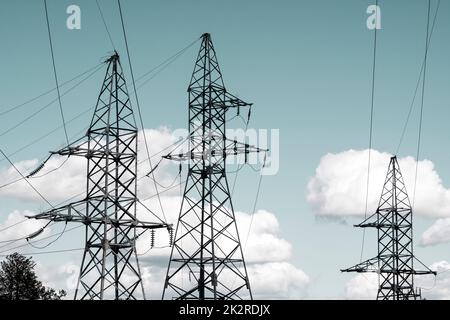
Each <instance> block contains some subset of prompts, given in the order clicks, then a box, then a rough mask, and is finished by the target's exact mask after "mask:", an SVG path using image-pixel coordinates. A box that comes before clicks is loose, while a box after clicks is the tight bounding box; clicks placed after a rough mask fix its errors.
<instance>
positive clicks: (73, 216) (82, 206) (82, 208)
mask: <svg viewBox="0 0 450 320" xmlns="http://www.w3.org/2000/svg"><path fill="white" fill-rule="evenodd" d="M86 205H87V200H80V201H76V202H73V203H70V204H67V205H65V206H61V207H59V208H54V209H51V210H48V211H44V212H42V213H38V214H36V215H33V216H27V218H29V219H36V220H50V221H54V222H78V223H82V224H85V225H93V224H102V223H110V224H114V223H119V220H116V219H114V218H112V217H108V218H107V219H108V221H105V217H102V216H97V217H94V216H92V217H88V216H87V215H86ZM120 224H121V225H122V226H125V227H126V226H130V227H136V228H138V229H142V230H144V229H162V228H166V229H170V228H172V225H171V224H167V223H163V222H161V223H158V222H146V221H141V220H136V219H132V218H129V219H123V218H122V219H120Z"/></svg>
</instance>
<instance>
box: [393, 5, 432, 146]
mask: <svg viewBox="0 0 450 320" xmlns="http://www.w3.org/2000/svg"><path fill="white" fill-rule="evenodd" d="M440 5H441V0H438V3H437V6H436V11H435V13H434V18H433V23H432V26H431V31H430V36H429V38H428V48H430V45H431V39H432V36H433V32H434V27H435V25H436V20H437V15H438V12H439V8H440ZM424 66H425V58H424V59H423V60H422V66H421V67H420V73H419V78H418V79H417V83H416V88H415V90H414V95H413V99H412V101H411V104H410V106H409V111H408V115H407V117H406V120H405V123H404V125H403V129H402V134H401V136H400V141H399V143H398V145H397V149H396V151H395V154H396V155H398V153H399V151H400V148H401V146H402V143H403V140H404V138H405V134H406V129H407V127H408V124H409V120H410V118H411V114H412V111H413V109H414V104H415V101H416V97H417V92H418V91H419V86H420V80H422V74H423V69H424Z"/></svg>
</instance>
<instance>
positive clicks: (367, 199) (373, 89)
mask: <svg viewBox="0 0 450 320" xmlns="http://www.w3.org/2000/svg"><path fill="white" fill-rule="evenodd" d="M375 8H376V9H375V10H376V12H375V17H376V20H377V21H376V22H375V32H374V39H373V62H372V95H371V104H370V127H369V155H368V161H367V162H368V163H367V183H366V200H365V209H364V219H367V210H368V204H369V186H370V164H371V152H372V143H373V141H372V140H373V112H374V106H375V74H376V62H377V24H378V17H379V13H378V0H376V3H375ZM365 240H366V229H364V230H363V236H362V243H361V254H360V261H362V259H363V254H364V244H365Z"/></svg>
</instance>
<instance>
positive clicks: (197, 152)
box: [163, 34, 267, 300]
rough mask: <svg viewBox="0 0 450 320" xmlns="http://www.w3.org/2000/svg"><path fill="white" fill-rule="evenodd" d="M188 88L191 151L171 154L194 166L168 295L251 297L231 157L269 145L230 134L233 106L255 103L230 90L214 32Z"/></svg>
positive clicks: (168, 280) (205, 39)
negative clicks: (251, 143)
mask: <svg viewBox="0 0 450 320" xmlns="http://www.w3.org/2000/svg"><path fill="white" fill-rule="evenodd" d="M188 93H189V150H188V152H186V153H182V154H174V155H172V154H169V155H167V156H165V158H167V159H171V160H175V161H188V163H189V171H188V177H187V180H186V185H185V189H184V195H183V200H182V205H181V211H180V216H179V220H178V225H177V228H176V233H175V240H174V242H173V247H172V252H171V256H170V261H169V266H168V269H167V277H166V280H165V287H164V292H163V299H164V298H168V299H180V300H185V299H186V300H189V299H193V300H220V299H226V300H231V299H243V298H248V299H251V298H252V293H251V289H250V283H249V279H248V274H247V269H246V265H245V261H244V257H243V252H242V247H241V242H240V239H239V233H238V229H237V225H236V220H235V214H234V209H233V205H232V202H231V196H230V189H229V185H228V181H227V175H226V168H225V160H226V158H227V157H228V156H230V155H238V154H245V155H247V154H249V153H250V152H262V151H267V150H262V149H259V148H256V147H252V146H249V145H248V144H245V143H239V142H237V141H234V140H229V139H227V138H226V135H225V130H226V114H227V111H228V110H229V109H230V108H241V107H251V104H249V103H246V102H244V101H242V100H241V99H239V98H237V97H235V96H233V95H232V94H230V93H228V92H227V90H226V89H225V86H224V84H223V80H222V73H221V71H220V68H219V64H218V62H217V57H216V52H215V50H214V47H213V44H212V41H211V36H210V35H209V34H204V35H203V36H202V43H201V48H200V52H199V54H198V56H197V60H196V62H195V68H194V72H193V74H192V78H191V82H190V85H189V88H188Z"/></svg>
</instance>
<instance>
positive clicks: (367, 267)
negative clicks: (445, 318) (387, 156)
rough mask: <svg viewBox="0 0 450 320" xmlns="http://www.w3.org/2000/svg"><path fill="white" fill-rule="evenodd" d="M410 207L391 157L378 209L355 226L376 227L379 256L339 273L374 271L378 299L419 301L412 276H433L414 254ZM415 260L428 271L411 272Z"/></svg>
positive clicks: (395, 158) (395, 162) (398, 169)
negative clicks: (377, 278) (377, 281)
mask: <svg viewBox="0 0 450 320" xmlns="http://www.w3.org/2000/svg"><path fill="white" fill-rule="evenodd" d="M412 214H413V213H412V207H411V204H410V202H409V198H408V194H407V192H406V187H405V183H404V182H403V177H402V174H401V172H400V167H399V165H398V161H397V157H395V156H394V157H392V158H391V160H390V163H389V169H388V173H387V176H386V180H385V182H384V186H383V191H382V193H381V198H380V202H379V205H378V209H377V211H376V212H375V214H373V215H372V216H371V217H369V218H367V219H366V220H365V221H363V222H362V223H360V224H358V225H356V226H355V227H360V228H376V229H377V232H378V255H377V256H376V257H374V258H372V259H369V260H367V261H364V262H361V263H359V264H357V265H355V266H353V267H351V268H348V269H344V270H341V271H342V272H376V273H378V274H379V288H378V294H377V300H416V299H421V292H420V290H415V287H414V276H415V275H426V274H434V275H436V272H434V271H431V270H430V269H429V268H427V267H426V266H425V265H423V263H422V262H420V261H419V260H418V259H417V258H416V257H415V256H414V253H413V249H414V248H413V228H412ZM414 261H418V262H419V263H420V264H421V265H423V266H424V267H425V268H426V269H427V270H425V271H418V270H415V269H414Z"/></svg>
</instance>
